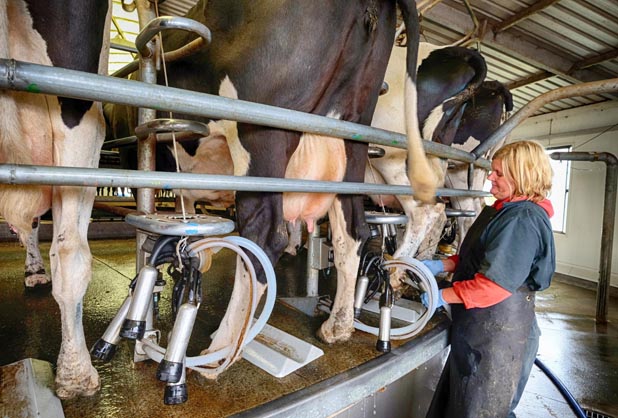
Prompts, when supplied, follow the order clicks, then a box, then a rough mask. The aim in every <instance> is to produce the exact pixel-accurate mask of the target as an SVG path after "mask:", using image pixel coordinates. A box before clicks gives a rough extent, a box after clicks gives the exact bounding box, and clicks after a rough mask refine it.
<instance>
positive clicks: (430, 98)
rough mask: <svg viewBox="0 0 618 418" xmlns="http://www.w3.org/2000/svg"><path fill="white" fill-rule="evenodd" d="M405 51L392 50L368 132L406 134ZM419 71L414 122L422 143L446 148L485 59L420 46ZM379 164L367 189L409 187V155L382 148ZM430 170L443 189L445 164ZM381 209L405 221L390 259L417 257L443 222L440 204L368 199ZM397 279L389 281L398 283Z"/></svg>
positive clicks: (374, 162) (368, 176) (370, 170)
mask: <svg viewBox="0 0 618 418" xmlns="http://www.w3.org/2000/svg"><path fill="white" fill-rule="evenodd" d="M404 60H405V55H404V49H403V48H401V47H395V48H393V51H392V53H391V57H390V60H389V64H388V68H387V71H386V76H385V81H386V83H387V84H388V85H389V91H388V93H386V94H384V95H382V96H381V97H380V99H379V100H378V105H377V107H376V111H375V113H374V115H373V120H372V126H375V127H377V128H382V129H387V130H391V131H395V132H404V129H405V124H404V121H403V120H402V119H401V117H400V116H399V113H398V111H397V109H399V108H401V106H402V104H403V96H402V84H403V83H402V81H403V80H402V77H401V76H400V73H401V68H402V67H403V66H404V65H405V64H404V63H405V61H404ZM417 68H418V69H417V71H418V79H417V85H418V91H419V99H418V103H419V105H418V118H419V121H420V123H421V127H422V132H423V137H424V138H425V139H428V140H432V141H435V142H441V143H444V144H446V145H450V142H451V141H450V138H451V137H452V135H453V134H454V132H455V130H456V127H457V123H458V121H459V120H460V118H461V113H462V111H463V109H464V108H465V103H466V102H467V101H468V100H469V99H470V98H471V97H473V95H474V94H475V93H476V91H477V90H478V89H479V87H480V85H481V83H482V82H483V79H484V78H485V76H486V74H487V68H486V65H485V61H484V59H483V57H482V56H481V55H480V54H479V53H478V52H476V51H474V50H472V49H468V48H463V47H457V46H446V47H445V46H436V45H432V44H428V43H421V44H420V47H419V59H418V63H417ZM382 148H383V149H384V151H385V154H384V156H383V157H381V158H375V159H371V160H369V162H368V164H367V167H366V171H365V181H366V182H368V183H386V184H400V185H401V184H408V179H407V177H406V175H405V172H406V170H405V167H406V159H407V155H406V152H405V150H402V149H399V148H393V147H382ZM430 161H431V163H432V169H433V170H434V172H435V175H436V177H437V178H439V179H440V184H443V183H444V175H445V174H444V172H445V171H446V164H445V162H442V161H441V160H440V159H438V158H435V157H432V158H430ZM372 199H373V200H374V201H375V202H376V203H377V204H378V205H380V206H387V207H400V208H402V209H403V211H404V213H405V214H406V215H407V216H408V222H407V224H406V227H405V232H404V235H403V237H402V239H401V240H400V242H399V245H398V248H397V251H396V252H395V254H394V257H396V258H398V257H402V256H409V257H414V256H416V254H417V251H418V249H419V247H420V246H421V243H422V242H423V240H424V239H425V237H427V235H428V234H429V233H430V231H431V230H432V228H433V226H434V224H436V222H439V221H440V220H442V221H444V220H445V216H444V204H442V203H435V204H433V205H422V206H421V205H418V202H417V201H416V200H415V199H414V198H413V197H411V196H403V195H401V196H372ZM397 277H398V273H397V274H394V275H393V278H394V282H397Z"/></svg>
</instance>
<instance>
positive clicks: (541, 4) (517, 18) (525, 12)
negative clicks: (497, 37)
mask: <svg viewBox="0 0 618 418" xmlns="http://www.w3.org/2000/svg"><path fill="white" fill-rule="evenodd" d="M559 1H560V0H541V1H537V2H536V3H534V4H533V5H532V6H528V7H526V8H525V9H522V10H521V11H520V12H519V13H515V14H514V15H513V16H511V17H509V18H508V19H505V20H503V21H502V22H500V23H498V24H497V25H495V26H494V32H495V33H498V32H502V31H503V30H506V29H508V28H510V27H511V26H515V25H516V24H518V23H519V22H521V21H523V20H526V19H528V18H529V17H530V16H532V15H534V14H536V13H538V12H540V11H541V10H543V9H546V8H547V7H549V6H552V5H553V4H554V3H558V2H559Z"/></svg>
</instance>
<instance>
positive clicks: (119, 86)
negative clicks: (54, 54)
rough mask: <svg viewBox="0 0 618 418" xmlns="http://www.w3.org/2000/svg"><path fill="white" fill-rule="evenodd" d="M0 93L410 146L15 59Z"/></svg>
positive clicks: (352, 129) (445, 150)
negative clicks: (46, 96) (15, 92)
mask: <svg viewBox="0 0 618 418" xmlns="http://www.w3.org/2000/svg"><path fill="white" fill-rule="evenodd" d="M0 88H9V89H13V90H21V91H28V92H32V93H44V94H53V95H57V96H64V97H72V98H76V99H84V100H95V101H101V102H108V103H117V104H123V105H127V106H135V107H140V108H148V109H157V110H164V111H172V112H178V113H182V114H187V115H193V116H201V117H207V118H213V119H228V120H236V121H238V122H244V123H251V124H256V125H264V126H272V127H275V128H280V129H288V130H293V131H301V132H309V133H315V134H322V135H329V136H334V137H337V138H344V139H352V140H356V141H361V142H367V143H373V144H376V145H385V146H391V147H395V148H403V149H405V148H406V147H407V140H406V136H405V135H403V134H400V133H397V132H391V131H386V130H384V129H378V128H372V127H370V126H365V125H360V124H357V123H352V122H346V121H342V120H338V119H332V118H328V117H325V116H319V115H314V114H310V113H304V112H299V111H295V110H289V109H282V108H278V107H275V106H269V105H263V104H258V103H252V102H247V101H243V100H237V99H229V98H226V97H221V96H216V95H211V94H206V93H196V92H190V91H187V90H182V89H177V88H173V87H163V86H158V85H152V84H148V83H144V82H140V81H134V80H125V79H118V78H115V77H110V76H102V75H96V74H90V73H85V72H81V71H75V70H67V69H64V68H57V67H48V66H43V65H37V64H30V63H25V62H19V61H15V60H7V59H0ZM423 147H424V149H425V151H426V152H427V153H429V154H432V155H435V156H438V157H442V158H449V159H453V160H458V161H463V162H467V163H474V164H475V165H477V166H479V167H483V168H486V169H490V168H491V164H490V162H489V161H487V160H484V159H478V160H477V158H476V157H475V156H474V155H472V154H471V153H468V152H465V151H462V150H459V149H455V148H452V147H449V146H446V145H442V144H437V143H434V142H430V141H423Z"/></svg>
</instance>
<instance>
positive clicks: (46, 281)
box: [24, 273, 52, 291]
mask: <svg viewBox="0 0 618 418" xmlns="http://www.w3.org/2000/svg"><path fill="white" fill-rule="evenodd" d="M51 284H52V282H51V278H50V277H49V276H48V275H47V274H45V273H34V274H30V275H29V276H26V277H25V278H24V287H25V288H26V290H28V291H38V290H48V289H51Z"/></svg>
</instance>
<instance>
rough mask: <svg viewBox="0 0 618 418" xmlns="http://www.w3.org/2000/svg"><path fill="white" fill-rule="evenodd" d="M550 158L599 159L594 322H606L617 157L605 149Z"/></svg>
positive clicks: (614, 214)
mask: <svg viewBox="0 0 618 418" xmlns="http://www.w3.org/2000/svg"><path fill="white" fill-rule="evenodd" d="M551 158H553V159H554V160H559V161H563V160H567V161H589V162H597V161H598V162H603V163H605V165H606V171H605V201H604V203H603V229H602V231H601V260H600V262H599V282H598V284H597V312H596V322H597V323H598V324H606V323H607V312H608V308H609V288H610V284H611V275H612V249H613V245H614V219H615V218H616V187H617V183H618V159H617V158H616V156H615V155H613V154H610V153H608V152H554V153H552V154H551Z"/></svg>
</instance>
